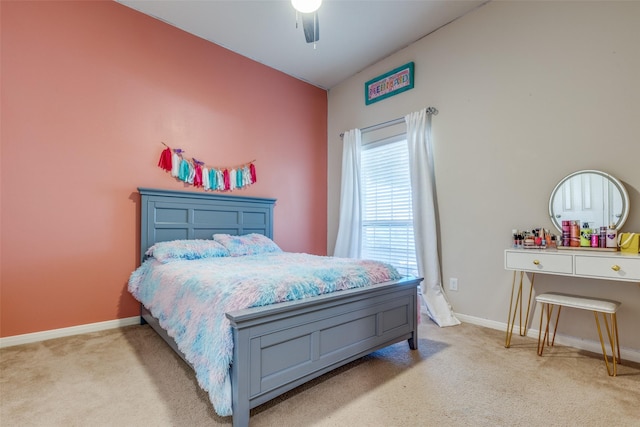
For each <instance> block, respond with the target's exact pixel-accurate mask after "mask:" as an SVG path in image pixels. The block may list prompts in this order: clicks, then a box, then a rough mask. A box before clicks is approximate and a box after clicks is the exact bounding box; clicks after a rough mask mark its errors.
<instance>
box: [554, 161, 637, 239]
mask: <svg viewBox="0 0 640 427" xmlns="http://www.w3.org/2000/svg"><path fill="white" fill-rule="evenodd" d="M582 174H595V175H599V176H601V177H602V178H604V179H606V180H608V181H609V183H610V184H611V187H613V188H614V189H615V190H617V191H618V193H619V196H620V198H621V201H622V211H621V213H620V214H619V215H616V216H617V217H618V220H617V221H616V222H614V223H613V224H615V227H616V229H618V230H619V229H620V228H621V227H622V226H623V225H624V223H625V221H626V220H627V217H628V216H629V194H628V193H627V190H626V189H625V188H624V185H622V183H621V182H620V181H619V180H618V179H616V178H615V177H614V176H611V175H609V174H608V173H605V172H601V171H597V170H581V171H577V172H573V173H572V174H569V175H567V176H566V177H564V178H563V179H562V180H561V181H560V182H559V183H558V185H556V186H555V188H554V189H553V191H552V192H551V197H550V198H549V217H550V218H551V222H552V223H553V225H554V226H555V227H556V228H557V229H558V231H560V232H562V223H561V222H562V219H561V215H560V214H559V213H557V212H554V209H553V207H554V204H556V203H554V202H555V199H556V197H561V195H562V194H563V188H565V187H564V184H565V183H568V182H569V181H570V180H572V179H573V178H575V177H576V176H579V175H582ZM565 191H566V190H565ZM559 195H560V196H559ZM590 196H591V195H589V197H590ZM576 216H578V215H576ZM571 219H573V220H578V221H582V220H583V218H580V217H577V218H571ZM599 225H605V226H606V225H608V224H599Z"/></svg>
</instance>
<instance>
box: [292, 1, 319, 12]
mask: <svg viewBox="0 0 640 427" xmlns="http://www.w3.org/2000/svg"><path fill="white" fill-rule="evenodd" d="M321 4H322V0H291V5H292V6H293V8H294V9H295V10H297V11H298V12H300V13H313V12H315V11H316V10H318V9H319V8H320V5H321Z"/></svg>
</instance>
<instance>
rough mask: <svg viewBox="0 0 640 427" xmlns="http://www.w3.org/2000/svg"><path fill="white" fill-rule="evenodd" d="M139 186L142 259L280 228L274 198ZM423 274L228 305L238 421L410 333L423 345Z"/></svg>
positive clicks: (146, 316) (154, 323)
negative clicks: (150, 252) (182, 243)
mask: <svg viewBox="0 0 640 427" xmlns="http://www.w3.org/2000/svg"><path fill="white" fill-rule="evenodd" d="M138 191H139V192H140V195H141V216H140V218H141V224H140V229H141V233H140V236H141V241H140V259H141V260H144V258H145V252H146V250H147V248H149V247H150V246H151V245H153V244H154V243H155V242H160V241H166V240H174V239H210V238H212V235H213V234H214V233H228V234H246V233H261V234H264V235H265V236H267V237H269V238H272V236H273V208H274V205H275V199H266V198H256V197H240V196H229V195H220V194H211V193H194V192H182V191H169V190H154V189H149V188H139V189H138ZM420 281H421V279H417V278H405V279H402V280H399V281H395V282H387V283H382V284H378V285H374V286H371V287H367V288H359V289H350V290H344V291H339V292H335V293H332V294H326V295H321V296H317V297H312V298H306V299H303V300H299V301H292V302H284V303H279V304H274V305H270V306H266V307H257V308H251V309H246V310H239V311H234V312H230V313H227V318H228V319H229V320H230V322H231V325H232V328H233V340H234V350H233V365H232V367H231V384H232V396H233V402H232V405H233V425H234V426H235V427H246V426H248V425H249V413H250V409H251V408H254V407H256V406H258V405H261V404H262V403H265V402H267V401H269V400H271V399H273V398H275V397H277V396H279V395H281V394H282V393H284V392H286V391H289V390H291V389H293V388H295V387H297V386H299V385H301V384H304V383H305V382H307V381H309V380H311V379H313V378H316V377H318V376H320V375H322V374H325V373H327V372H329V371H331V370H333V369H335V368H338V367H340V366H342V365H344V364H346V363H349V362H351V361H353V360H355V359H358V358H360V357H362V356H365V355H367V354H369V353H371V352H372V351H375V350H378V349H380V348H383V347H386V346H388V345H391V344H394V343H397V342H400V341H404V340H408V342H409V347H410V348H411V349H413V350H415V349H417V347H418V339H417V338H418V297H417V287H418V285H419V283H420ZM141 310H142V313H141V317H142V319H143V322H146V323H149V325H150V326H151V327H152V328H153V329H154V330H155V331H156V332H157V333H158V334H159V335H160V336H161V337H162V338H163V339H164V340H165V341H167V343H168V344H169V345H170V346H171V347H172V348H173V349H174V350H175V351H176V352H177V353H178V354H179V355H180V356H181V357H182V358H183V359H185V358H184V355H183V354H182V353H181V352H180V351H179V350H178V348H177V345H176V343H175V341H174V340H173V339H172V338H171V337H169V336H168V334H167V333H166V332H165V331H164V330H163V329H162V328H161V327H160V325H159V323H158V320H157V319H155V318H154V317H153V316H152V315H151V313H150V312H149V311H148V310H147V309H146V308H145V307H144V306H142V307H141ZM185 361H186V359H185ZM187 363H189V362H187Z"/></svg>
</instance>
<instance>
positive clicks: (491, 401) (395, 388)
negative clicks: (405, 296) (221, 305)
mask: <svg viewBox="0 0 640 427" xmlns="http://www.w3.org/2000/svg"><path fill="white" fill-rule="evenodd" d="M420 336H421V338H420V340H419V345H420V349H419V350H418V351H410V350H409V348H408V345H407V344H406V343H400V344H396V345H394V346H391V347H389V348H387V349H384V350H381V351H379V352H376V353H374V354H372V355H370V356H368V357H365V358H363V359H360V360H358V361H355V362H353V363H351V364H349V365H347V366H345V367H343V368H340V369H338V370H337V371H334V372H332V373H329V374H327V375H325V376H323V377H321V378H318V379H316V380H314V381H312V382H311V383H309V384H306V385H304V386H301V387H299V388H297V389H295V390H293V391H291V392H289V393H287V394H286V395H285V396H283V397H281V398H277V399H275V400H274V401H271V402H268V403H266V404H264V405H262V406H260V407H258V408H256V409H254V410H253V411H252V416H251V426H252V427H254V426H255V427H257V426H278V427H284V426H327V427H328V426H350V427H356V426H385V427H386V426H520V425H522V426H524V425H526V426H550V425H551V426H605V425H608V426H611V425H613V426H640V365H638V364H632V363H629V362H623V363H624V364H623V365H621V366H620V367H619V370H618V377H616V378H612V377H609V376H607V373H606V370H605V367H604V362H603V360H602V359H601V358H600V357H599V356H597V355H594V354H589V353H584V352H581V351H578V350H575V349H572V348H567V347H556V348H553V349H552V350H551V351H549V352H548V353H547V352H545V356H544V357H538V356H537V355H536V342H535V341H534V340H531V339H529V338H522V337H514V339H513V346H512V348H510V349H505V348H504V347H503V343H504V333H502V332H500V331H496V330H491V329H486V328H482V327H479V326H474V325H469V324H463V325H460V326H455V327H450V328H438V327H437V326H435V325H433V324H432V323H428V324H425V325H421V330H420ZM622 356H623V359H624V354H623V355H622ZM0 357H1V359H0V362H1V363H0V365H1V371H0V375H1V377H0V386H1V388H0V393H1V396H0V398H1V407H0V410H1V411H0V425H2V426H217V425H230V424H231V419H230V418H221V417H218V416H217V415H215V413H214V412H213V410H212V408H211V405H210V403H209V400H208V397H207V396H206V394H205V393H204V392H203V391H202V390H201V389H200V388H199V387H198V385H197V383H196V381H195V379H194V375H193V373H192V372H191V370H190V368H188V367H187V365H186V364H184V363H183V362H182V360H181V359H179V358H178V357H177V356H175V355H174V354H173V353H172V351H171V350H170V349H169V347H168V346H167V345H166V344H165V343H164V342H163V341H162V340H161V339H160V338H159V337H158V336H157V335H156V334H155V332H153V331H152V330H151V329H150V328H149V327H148V326H131V327H127V328H122V329H116V330H109V331H104V332H99V333H92V334H86V335H79V336H75V337H68V338H61V339H56V340H50V341H46V342H42V343H35V344H27V345H22V346H16V347H9V348H5V349H2V350H0Z"/></svg>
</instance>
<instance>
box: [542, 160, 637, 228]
mask: <svg viewBox="0 0 640 427" xmlns="http://www.w3.org/2000/svg"><path fill="white" fill-rule="evenodd" d="M549 215H550V216H551V221H552V222H553V225H555V227H556V228H557V229H558V231H560V232H562V221H579V223H580V225H582V224H584V223H585V222H587V223H589V227H590V228H595V227H602V226H605V227H608V226H609V225H611V224H613V225H615V227H616V228H617V229H620V228H621V227H622V225H623V224H624V222H625V221H626V220H627V216H629V194H627V190H626V189H625V188H624V185H622V183H621V182H620V181H618V180H617V179H616V178H614V177H613V176H611V175H609V174H607V173H604V172H600V171H594V170H583V171H578V172H574V173H572V174H571V175H568V176H567V177H565V178H564V179H563V180H562V181H560V182H559V183H558V185H556V188H554V189H553V192H552V193H551V198H550V199H549Z"/></svg>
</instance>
